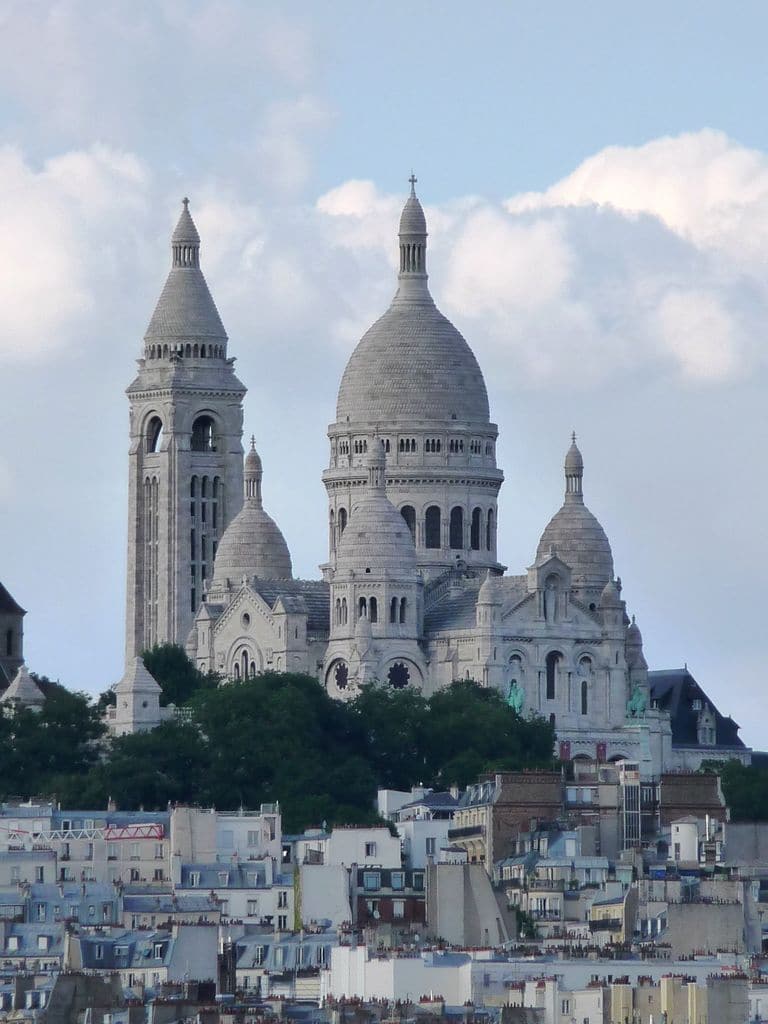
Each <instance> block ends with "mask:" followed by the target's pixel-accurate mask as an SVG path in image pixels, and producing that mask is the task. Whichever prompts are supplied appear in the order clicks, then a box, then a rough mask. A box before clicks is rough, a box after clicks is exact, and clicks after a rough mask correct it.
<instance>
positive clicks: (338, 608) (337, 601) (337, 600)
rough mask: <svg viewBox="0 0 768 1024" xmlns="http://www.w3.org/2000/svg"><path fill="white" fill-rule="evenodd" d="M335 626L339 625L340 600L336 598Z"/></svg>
mask: <svg viewBox="0 0 768 1024" xmlns="http://www.w3.org/2000/svg"><path fill="white" fill-rule="evenodd" d="M336 625H337V626H340V625H341V599H340V598H338V597H337V598H336Z"/></svg>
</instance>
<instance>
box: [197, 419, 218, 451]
mask: <svg viewBox="0 0 768 1024" xmlns="http://www.w3.org/2000/svg"><path fill="white" fill-rule="evenodd" d="M192 451H193V452H215V451H216V435H215V434H214V423H213V419H212V418H211V417H210V416H198V417H197V419H196V420H195V422H194V423H193V424H192Z"/></svg>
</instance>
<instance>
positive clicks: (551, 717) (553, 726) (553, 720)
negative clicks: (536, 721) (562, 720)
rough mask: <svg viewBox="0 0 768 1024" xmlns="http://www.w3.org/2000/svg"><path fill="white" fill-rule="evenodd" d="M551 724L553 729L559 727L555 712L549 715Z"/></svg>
mask: <svg viewBox="0 0 768 1024" xmlns="http://www.w3.org/2000/svg"><path fill="white" fill-rule="evenodd" d="M549 724H550V725H551V726H552V728H553V729H555V728H556V727H557V720H556V719H555V716H554V713H553V714H551V715H550V716H549Z"/></svg>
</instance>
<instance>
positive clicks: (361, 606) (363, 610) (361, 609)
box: [357, 597, 368, 619]
mask: <svg viewBox="0 0 768 1024" xmlns="http://www.w3.org/2000/svg"><path fill="white" fill-rule="evenodd" d="M367 615H368V603H367V601H366V600H365V598H364V597H361V598H360V601H359V602H358V606H357V617H358V619H364V618H366V616H367Z"/></svg>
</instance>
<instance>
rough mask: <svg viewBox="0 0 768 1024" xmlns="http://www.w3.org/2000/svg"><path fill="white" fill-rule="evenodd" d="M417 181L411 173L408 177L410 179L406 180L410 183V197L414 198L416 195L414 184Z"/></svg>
mask: <svg viewBox="0 0 768 1024" xmlns="http://www.w3.org/2000/svg"><path fill="white" fill-rule="evenodd" d="M418 180H419V179H418V178H417V177H416V175H415V174H414V173H413V171H411V176H410V178H409V179H408V181H409V183H410V186H411V195H412V196H415V195H416V182H417V181H418Z"/></svg>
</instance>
